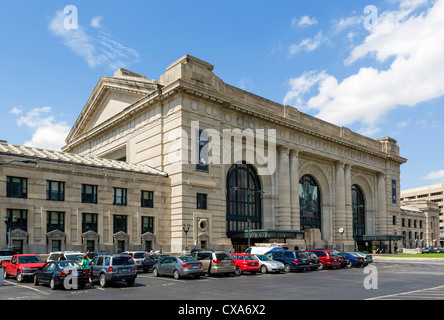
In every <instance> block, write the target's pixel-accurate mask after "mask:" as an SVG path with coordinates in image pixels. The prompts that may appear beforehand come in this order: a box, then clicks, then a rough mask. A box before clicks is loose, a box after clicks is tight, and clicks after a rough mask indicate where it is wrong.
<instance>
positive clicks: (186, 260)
mask: <svg viewBox="0 0 444 320" xmlns="http://www.w3.org/2000/svg"><path fill="white" fill-rule="evenodd" d="M203 273H204V269H203V265H202V262H200V261H197V260H196V259H194V258H191V257H186V256H183V257H171V256H169V257H166V258H165V259H163V260H162V261H160V262H159V263H156V264H155V265H154V267H153V276H154V277H158V276H162V275H167V276H173V277H174V279H179V278H180V277H195V278H199V277H200V276H201V275H202V274H203Z"/></svg>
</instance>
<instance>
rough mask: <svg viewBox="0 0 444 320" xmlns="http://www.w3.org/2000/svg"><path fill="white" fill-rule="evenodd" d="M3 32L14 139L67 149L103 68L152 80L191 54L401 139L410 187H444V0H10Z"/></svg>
mask: <svg viewBox="0 0 444 320" xmlns="http://www.w3.org/2000/svg"><path fill="white" fill-rule="evenodd" d="M67 6H68V7H67ZM65 8H67V11H66V12H64V9H65ZM73 8H74V9H75V11H76V12H75V11H73V10H72V9H73ZM68 9H70V10H68ZM75 13H76V14H75ZM73 17H77V20H76V19H71V18H73ZM76 22H77V24H76ZM64 23H67V26H68V28H67V27H66V25H65V24H64ZM70 27H73V28H72V29H70ZM0 35H1V43H2V50H0V64H1V73H0V93H1V97H2V99H1V100H0V108H1V110H2V115H3V116H2V118H1V120H0V121H1V127H0V139H4V140H7V141H8V142H9V143H13V144H19V145H24V144H25V145H33V146H37V147H43V148H49V149H57V148H60V147H61V146H62V145H63V141H64V137H65V136H66V134H67V133H68V131H69V129H70V128H71V126H72V125H73V124H74V122H75V120H76V118H77V116H78V115H79V113H80V111H81V110H82V108H83V106H84V104H85V102H86V101H87V99H88V97H89V95H90V94H91V92H92V90H93V88H94V86H95V85H96V83H97V81H98V80H99V78H100V76H102V75H106V76H112V75H113V73H114V71H115V70H117V69H118V68H119V67H123V68H127V69H129V70H132V71H134V72H137V73H140V74H143V75H145V76H147V77H148V78H151V79H158V78H159V76H160V75H161V74H162V73H164V72H165V68H166V67H167V66H168V65H169V64H171V63H172V62H174V61H175V60H177V59H178V58H180V57H182V56H183V55H184V54H191V55H193V56H196V57H198V58H200V59H203V60H205V61H208V62H210V63H212V64H213V65H214V66H215V69H214V72H215V74H216V75H218V76H219V77H220V78H221V79H222V80H223V81H225V82H226V83H229V84H232V85H234V86H238V87H241V88H243V89H245V90H247V91H251V92H253V93H255V94H258V95H260V96H262V97H265V98H267V99H270V100H273V101H276V102H279V103H282V104H289V105H292V106H295V107H297V108H299V109H300V110H301V111H303V112H306V113H308V114H311V115H313V116H316V117H319V118H322V119H324V120H327V121H329V122H332V123H335V124H337V125H340V126H346V127H349V128H350V129H352V130H353V131H356V132H359V133H362V134H364V135H367V136H369V137H371V138H379V137H384V136H391V137H393V138H395V139H396V140H397V141H398V145H399V146H400V148H401V155H402V156H403V157H405V158H407V159H408V162H407V163H406V164H404V165H403V166H402V167H401V188H402V189H409V188H414V187H420V186H423V185H429V184H435V183H441V182H443V181H444V164H443V161H442V160H441V158H443V148H442V140H443V137H444V126H443V121H442V119H443V116H444V108H443V102H444V58H443V57H444V0H434V1H430V0H429V1H427V0H374V1H359V0H353V1H351V0H335V1H328V0H318V1H295V0H291V1H290V0H280V1H262V0H256V1H230V0H227V1H219V2H217V1H202V0H190V1H151V0H145V1H141V0H133V1H126V2H123V1H113V0H110V1H106V2H105V1H94V2H93V1H74V0H72V1H56V0H47V1H38V2H37V1H31V0H21V1H15V2H14V1H3V2H2V3H1V4H0Z"/></svg>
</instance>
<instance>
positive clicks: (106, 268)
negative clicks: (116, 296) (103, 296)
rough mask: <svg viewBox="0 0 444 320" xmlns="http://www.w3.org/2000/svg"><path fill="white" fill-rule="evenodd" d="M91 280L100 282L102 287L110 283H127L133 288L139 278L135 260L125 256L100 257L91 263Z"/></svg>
mask: <svg viewBox="0 0 444 320" xmlns="http://www.w3.org/2000/svg"><path fill="white" fill-rule="evenodd" d="M90 272H91V275H90V276H91V280H92V281H95V280H96V279H98V280H99V284H100V286H102V287H106V286H107V285H108V284H109V283H110V282H114V281H126V283H127V284H128V286H132V285H133V284H134V282H135V280H136V277H137V270H136V264H135V262H134V260H133V258H132V257H131V256H129V255H125V254H112V255H100V256H97V257H95V258H94V259H93V260H92V261H91V263H90Z"/></svg>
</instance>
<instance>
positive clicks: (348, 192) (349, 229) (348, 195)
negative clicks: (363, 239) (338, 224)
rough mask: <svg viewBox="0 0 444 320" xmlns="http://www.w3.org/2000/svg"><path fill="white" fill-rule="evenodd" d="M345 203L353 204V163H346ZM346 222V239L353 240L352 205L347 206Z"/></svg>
mask: <svg viewBox="0 0 444 320" xmlns="http://www.w3.org/2000/svg"><path fill="white" fill-rule="evenodd" d="M344 168H345V176H344V179H345V181H344V183H345V203H349V204H352V201H353V200H352V183H351V165H350V164H346V165H345V167H344ZM345 215H346V224H345V237H344V239H346V240H353V208H352V207H351V206H346V207H345Z"/></svg>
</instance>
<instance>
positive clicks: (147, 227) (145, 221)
mask: <svg viewBox="0 0 444 320" xmlns="http://www.w3.org/2000/svg"><path fill="white" fill-rule="evenodd" d="M147 232H151V233H154V218H153V217H142V234H144V233H147Z"/></svg>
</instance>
